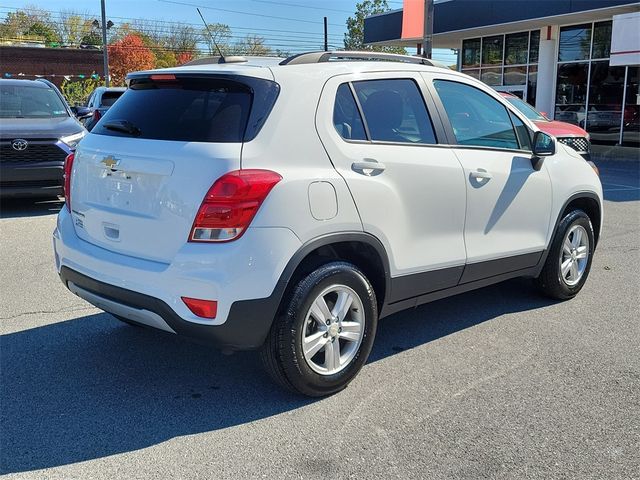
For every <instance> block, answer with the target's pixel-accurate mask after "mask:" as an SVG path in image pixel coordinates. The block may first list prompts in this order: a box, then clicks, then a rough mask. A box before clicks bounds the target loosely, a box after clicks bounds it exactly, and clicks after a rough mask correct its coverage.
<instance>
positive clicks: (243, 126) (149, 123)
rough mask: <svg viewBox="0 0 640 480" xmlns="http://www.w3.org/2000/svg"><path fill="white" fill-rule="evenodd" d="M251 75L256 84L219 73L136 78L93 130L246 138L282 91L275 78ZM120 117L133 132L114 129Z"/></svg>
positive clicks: (184, 138) (113, 133) (229, 139)
mask: <svg viewBox="0 0 640 480" xmlns="http://www.w3.org/2000/svg"><path fill="white" fill-rule="evenodd" d="M249 80H250V81H251V82H252V83H253V85H249V84H246V83H242V82H239V81H234V80H227V79H221V78H180V77H178V78H177V79H175V80H170V81H151V80H149V79H133V80H132V82H131V85H130V87H129V88H128V89H127V90H126V91H125V92H124V94H122V96H121V97H120V98H119V99H118V101H117V102H115V103H114V104H113V106H112V107H111V108H110V109H109V110H108V111H107V113H106V114H105V116H104V117H102V118H101V119H100V121H99V122H98V124H97V125H96V126H95V128H94V129H93V130H92V133H96V134H98V135H111V136H125V137H131V136H135V137H138V138H145V139H152V140H170V141H184V142H212V143H235V142H242V141H243V140H244V141H248V140H250V139H252V138H253V137H254V136H255V134H257V131H258V130H259V128H260V127H261V126H262V124H263V123H264V121H265V120H266V117H267V116H268V113H269V112H270V110H271V108H272V106H273V103H274V102H275V99H276V97H277V94H278V92H279V87H278V86H277V84H275V83H274V82H270V81H267V80H259V79H249ZM256 98H257V101H256ZM254 103H256V105H254ZM252 110H253V111H252ZM122 122H125V123H126V124H127V125H129V126H131V127H133V130H134V131H135V134H131V133H127V132H124V131H122V129H117V130H114V129H113V128H110V124H111V125H113V124H114V123H122Z"/></svg>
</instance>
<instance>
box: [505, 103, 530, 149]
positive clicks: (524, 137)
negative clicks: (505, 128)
mask: <svg viewBox="0 0 640 480" xmlns="http://www.w3.org/2000/svg"><path fill="white" fill-rule="evenodd" d="M509 115H510V116H511V121H512V122H513V126H514V127H516V135H518V142H519V143H520V148H521V149H522V150H531V136H530V135H529V129H528V128H527V126H526V125H525V124H524V123H523V122H522V120H520V119H519V118H518V117H516V116H515V115H514V114H513V113H512V112H509Z"/></svg>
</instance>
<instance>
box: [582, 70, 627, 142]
mask: <svg viewBox="0 0 640 480" xmlns="http://www.w3.org/2000/svg"><path fill="white" fill-rule="evenodd" d="M624 71H625V67H611V66H609V62H608V61H605V62H593V63H592V64H591V81H590V82H589V109H588V110H587V119H586V130H587V132H589V133H590V134H591V141H592V142H593V143H602V144H610V145H615V144H616V143H618V141H619V140H620V121H621V120H622V95H623V92H624Z"/></svg>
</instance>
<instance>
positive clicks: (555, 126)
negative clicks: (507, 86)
mask: <svg viewBox="0 0 640 480" xmlns="http://www.w3.org/2000/svg"><path fill="white" fill-rule="evenodd" d="M499 93H500V95H502V96H503V97H504V98H506V99H507V100H508V101H509V103H511V104H512V105H513V106H514V107H516V108H517V109H518V110H520V111H521V112H522V113H523V114H524V115H525V117H527V118H528V119H529V120H531V121H532V122H533V123H535V124H536V125H537V126H538V128H539V129H540V130H542V131H543V132H545V133H548V134H550V135H553V136H554V137H556V138H557V139H558V141H559V142H562V143H564V144H565V145H567V146H569V147H571V148H573V149H574V150H575V151H576V152H578V153H579V154H580V155H582V156H583V157H584V159H585V160H587V161H589V160H590V156H591V141H590V138H589V134H588V133H587V132H585V131H584V130H583V129H582V128H580V127H578V126H577V125H574V124H572V123H566V122H558V121H555V120H549V119H548V118H547V117H546V116H545V115H544V114H542V113H540V112H539V111H537V110H536V109H535V108H533V107H532V106H531V105H529V104H528V103H527V102H525V101H524V100H522V99H521V98H519V97H516V96H515V95H512V94H511V93H507V92H499Z"/></svg>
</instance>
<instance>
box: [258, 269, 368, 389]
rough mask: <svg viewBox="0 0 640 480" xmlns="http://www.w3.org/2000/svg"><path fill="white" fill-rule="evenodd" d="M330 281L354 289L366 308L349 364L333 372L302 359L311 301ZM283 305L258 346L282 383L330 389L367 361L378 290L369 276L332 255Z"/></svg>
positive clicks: (343, 382)
mask: <svg viewBox="0 0 640 480" xmlns="http://www.w3.org/2000/svg"><path fill="white" fill-rule="evenodd" d="M332 285H344V286H346V287H348V288H350V289H351V290H353V291H354V292H355V293H356V294H357V295H358V297H359V300H360V301H361V302H362V306H363V311H364V318H365V321H364V328H363V330H364V333H363V336H362V340H361V342H360V344H359V347H358V348H357V351H356V353H355V356H354V357H353V359H352V360H351V361H350V362H349V363H348V364H347V366H346V367H344V369H343V370H341V371H339V372H337V373H335V374H332V375H329V374H324V375H323V374H320V373H317V372H316V371H314V370H313V369H312V368H311V367H310V366H309V364H308V363H307V360H305V357H304V354H303V351H302V337H303V331H304V329H305V328H307V327H306V323H305V321H306V316H307V312H308V311H309V309H310V308H311V304H312V303H313V302H314V300H315V299H316V297H317V296H318V295H320V293H321V292H322V291H323V290H325V289H326V288H327V287H330V286H332ZM283 307H284V308H282V309H281V311H280V315H279V316H278V317H277V318H276V319H275V320H274V322H273V325H272V327H271V331H270V332H269V335H268V337H267V340H266V341H265V344H264V345H263V347H262V350H261V358H262V361H263V364H264V366H265V369H266V370H267V372H268V373H269V375H270V376H271V377H272V378H273V380H274V381H275V382H276V383H278V384H279V385H281V386H282V387H284V388H286V389H289V390H292V391H296V392H299V393H302V394H303V395H308V396H311V397H321V396H325V395H331V394H333V393H336V392H338V391H340V390H342V389H344V388H345V387H346V386H347V385H348V384H349V382H351V380H353V378H354V377H355V376H356V375H357V374H358V372H359V371H360V369H361V368H362V367H363V366H364V364H365V363H366V361H367V358H368V357H369V354H370V353H371V348H372V346H373V341H374V338H375V334H376V329H377V325H378V307H377V303H376V295H375V292H374V290H373V287H372V286H371V284H370V283H369V281H368V280H367V278H366V277H365V276H364V274H363V273H362V272H361V271H360V270H359V269H358V268H357V267H356V266H355V265H352V264H350V263H346V262H337V261H336V262H331V263H328V264H325V265H322V266H320V267H318V268H317V269H316V270H314V271H313V272H311V273H310V274H308V275H307V276H305V277H304V278H302V279H301V280H300V281H299V282H298V283H297V285H295V287H294V288H293V289H292V293H291V294H290V295H289V296H288V298H284V299H283Z"/></svg>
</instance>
